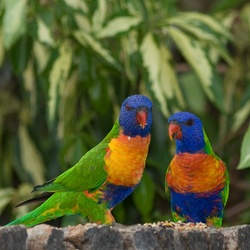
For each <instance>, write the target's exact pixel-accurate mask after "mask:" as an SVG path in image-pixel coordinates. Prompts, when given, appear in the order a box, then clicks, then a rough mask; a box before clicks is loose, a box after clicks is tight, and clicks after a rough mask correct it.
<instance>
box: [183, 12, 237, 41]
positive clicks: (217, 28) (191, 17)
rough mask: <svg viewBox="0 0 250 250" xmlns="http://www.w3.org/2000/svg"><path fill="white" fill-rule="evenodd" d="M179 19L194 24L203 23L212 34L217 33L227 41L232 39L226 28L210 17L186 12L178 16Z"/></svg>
mask: <svg viewBox="0 0 250 250" xmlns="http://www.w3.org/2000/svg"><path fill="white" fill-rule="evenodd" d="M180 17H181V18H182V20H183V21H186V20H187V21H191V22H194V23H195V21H199V22H201V23H204V24H205V25H207V26H208V27H209V28H210V29H211V30H213V31H214V32H217V33H219V34H221V35H223V36H224V37H225V38H227V39H232V35H231V34H230V32H229V31H228V30H227V28H226V27H225V26H223V24H222V23H220V22H219V21H217V20H216V19H215V18H213V17H212V16H210V15H205V14H203V13H202V14H201V13H198V12H188V13H187V12H185V13H184V12H183V13H181V14H180Z"/></svg>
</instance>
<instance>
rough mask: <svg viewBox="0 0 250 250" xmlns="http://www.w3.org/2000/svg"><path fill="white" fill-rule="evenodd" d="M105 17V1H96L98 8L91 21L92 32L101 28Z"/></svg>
mask: <svg viewBox="0 0 250 250" xmlns="http://www.w3.org/2000/svg"><path fill="white" fill-rule="evenodd" d="M106 15H107V1H106V0H98V7H97V8H96V10H95V13H94V15H93V20H92V27H93V30H94V31H98V30H100V29H101V28H102V26H103V24H104V21H105V19H106Z"/></svg>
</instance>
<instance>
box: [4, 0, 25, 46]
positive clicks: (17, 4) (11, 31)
mask: <svg viewBox="0 0 250 250" xmlns="http://www.w3.org/2000/svg"><path fill="white" fill-rule="evenodd" d="M4 4H5V12H4V17H3V43H4V47H5V48H6V49H9V48H10V47H11V46H12V45H13V44H14V43H15V42H16V41H17V39H18V38H19V37H20V36H21V35H23V34H24V32H25V30H26V20H25V17H26V7H27V0H4Z"/></svg>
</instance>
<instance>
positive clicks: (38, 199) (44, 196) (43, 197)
mask: <svg viewBox="0 0 250 250" xmlns="http://www.w3.org/2000/svg"><path fill="white" fill-rule="evenodd" d="M53 194H54V193H49V192H43V193H41V194H39V195H37V196H35V197H33V198H31V199H29V200H27V201H24V202H22V203H19V204H18V205H16V207H21V206H24V205H28V204H31V203H35V202H44V201H46V200H47V199H48V198H49V197H51V195H53Z"/></svg>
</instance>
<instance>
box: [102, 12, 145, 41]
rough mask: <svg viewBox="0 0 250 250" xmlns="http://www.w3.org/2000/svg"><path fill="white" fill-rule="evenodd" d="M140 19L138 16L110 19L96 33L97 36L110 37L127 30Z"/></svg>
mask: <svg viewBox="0 0 250 250" xmlns="http://www.w3.org/2000/svg"><path fill="white" fill-rule="evenodd" d="M141 21H142V18H141V17H140V16H122V17H116V18H113V19H111V20H110V21H109V22H108V23H107V25H106V26H105V27H104V28H103V29H101V30H100V31H99V32H98V33H97V37H98V38H104V37H112V36H115V35H117V34H119V33H123V32H127V31H129V30H130V29H131V28H132V27H133V26H136V25H138V24H139V23H140V22H141Z"/></svg>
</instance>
